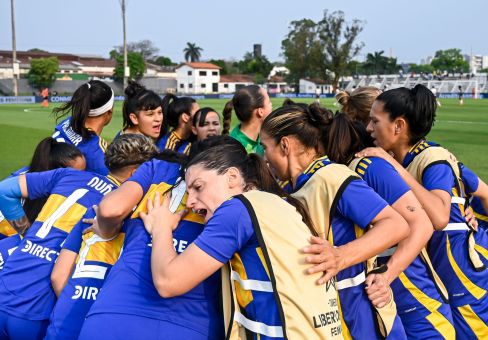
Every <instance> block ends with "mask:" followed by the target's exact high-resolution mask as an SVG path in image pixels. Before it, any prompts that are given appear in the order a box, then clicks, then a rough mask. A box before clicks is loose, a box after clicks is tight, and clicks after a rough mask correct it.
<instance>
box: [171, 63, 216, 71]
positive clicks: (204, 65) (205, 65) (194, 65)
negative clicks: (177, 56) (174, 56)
mask: <svg viewBox="0 0 488 340" xmlns="http://www.w3.org/2000/svg"><path fill="white" fill-rule="evenodd" d="M183 65H187V66H190V67H192V68H195V69H197V68H206V69H211V70H220V69H221V67H219V66H217V65H215V64H212V63H200V62H198V63H184V64H182V65H180V67H181V66H183Z"/></svg>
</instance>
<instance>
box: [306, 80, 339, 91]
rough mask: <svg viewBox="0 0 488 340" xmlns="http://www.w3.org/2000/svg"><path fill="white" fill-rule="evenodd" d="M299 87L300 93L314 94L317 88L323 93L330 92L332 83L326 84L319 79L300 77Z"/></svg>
mask: <svg viewBox="0 0 488 340" xmlns="http://www.w3.org/2000/svg"><path fill="white" fill-rule="evenodd" d="M299 87H300V93H311V94H316V93H317V92H316V91H317V89H319V90H320V93H323V94H325V93H331V92H332V85H329V84H326V83H325V81H323V80H321V79H300V82H299Z"/></svg>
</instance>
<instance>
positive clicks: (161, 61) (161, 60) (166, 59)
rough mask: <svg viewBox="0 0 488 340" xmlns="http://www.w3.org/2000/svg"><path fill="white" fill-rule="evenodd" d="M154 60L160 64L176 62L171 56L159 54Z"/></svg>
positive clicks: (167, 64)
mask: <svg viewBox="0 0 488 340" xmlns="http://www.w3.org/2000/svg"><path fill="white" fill-rule="evenodd" d="M153 62H154V63H155V64H157V65H159V66H173V65H175V63H173V61H172V60H171V59H170V58H169V57H165V56H159V57H157V58H156V59H154V60H153Z"/></svg>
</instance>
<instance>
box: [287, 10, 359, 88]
mask: <svg viewBox="0 0 488 340" xmlns="http://www.w3.org/2000/svg"><path fill="white" fill-rule="evenodd" d="M362 30H363V23H362V22H361V21H360V20H357V19H354V20H353V21H352V22H347V21H346V18H345V16H344V12H342V11H337V12H332V13H329V12H328V11H327V10H325V11H324V16H323V18H322V19H321V20H320V21H319V22H317V23H316V22H314V21H313V20H310V19H302V20H299V21H293V22H292V23H291V26H290V31H289V33H288V35H287V37H286V39H285V40H283V41H282V44H281V45H282V50H283V55H284V57H285V65H286V67H288V69H290V78H291V79H293V80H294V81H295V82H297V81H298V79H300V78H303V77H312V76H315V77H317V76H318V77H320V78H322V79H324V80H327V79H329V80H330V81H331V82H332V85H333V86H334V87H337V85H338V83H339V79H340V78H341V77H342V76H344V75H345V74H346V73H347V71H348V64H349V62H350V61H351V60H352V59H353V58H354V57H355V56H356V55H357V54H358V53H359V51H360V50H361V48H362V47H363V46H364V44H363V43H357V42H356V41H357V38H358V35H359V33H361V31H362Z"/></svg>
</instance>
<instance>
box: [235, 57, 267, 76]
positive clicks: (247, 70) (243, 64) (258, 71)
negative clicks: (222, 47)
mask: <svg viewBox="0 0 488 340" xmlns="http://www.w3.org/2000/svg"><path fill="white" fill-rule="evenodd" d="M235 66H236V67H237V69H238V70H239V72H240V73H244V74H254V75H260V77H258V79H262V78H267V77H268V75H269V72H271V70H272V69H273V64H271V62H270V61H269V60H268V58H266V56H264V55H261V56H257V57H254V55H253V54H252V53H251V52H247V53H246V54H245V55H244V58H243V59H242V60H241V61H238V62H236V63H235Z"/></svg>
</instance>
